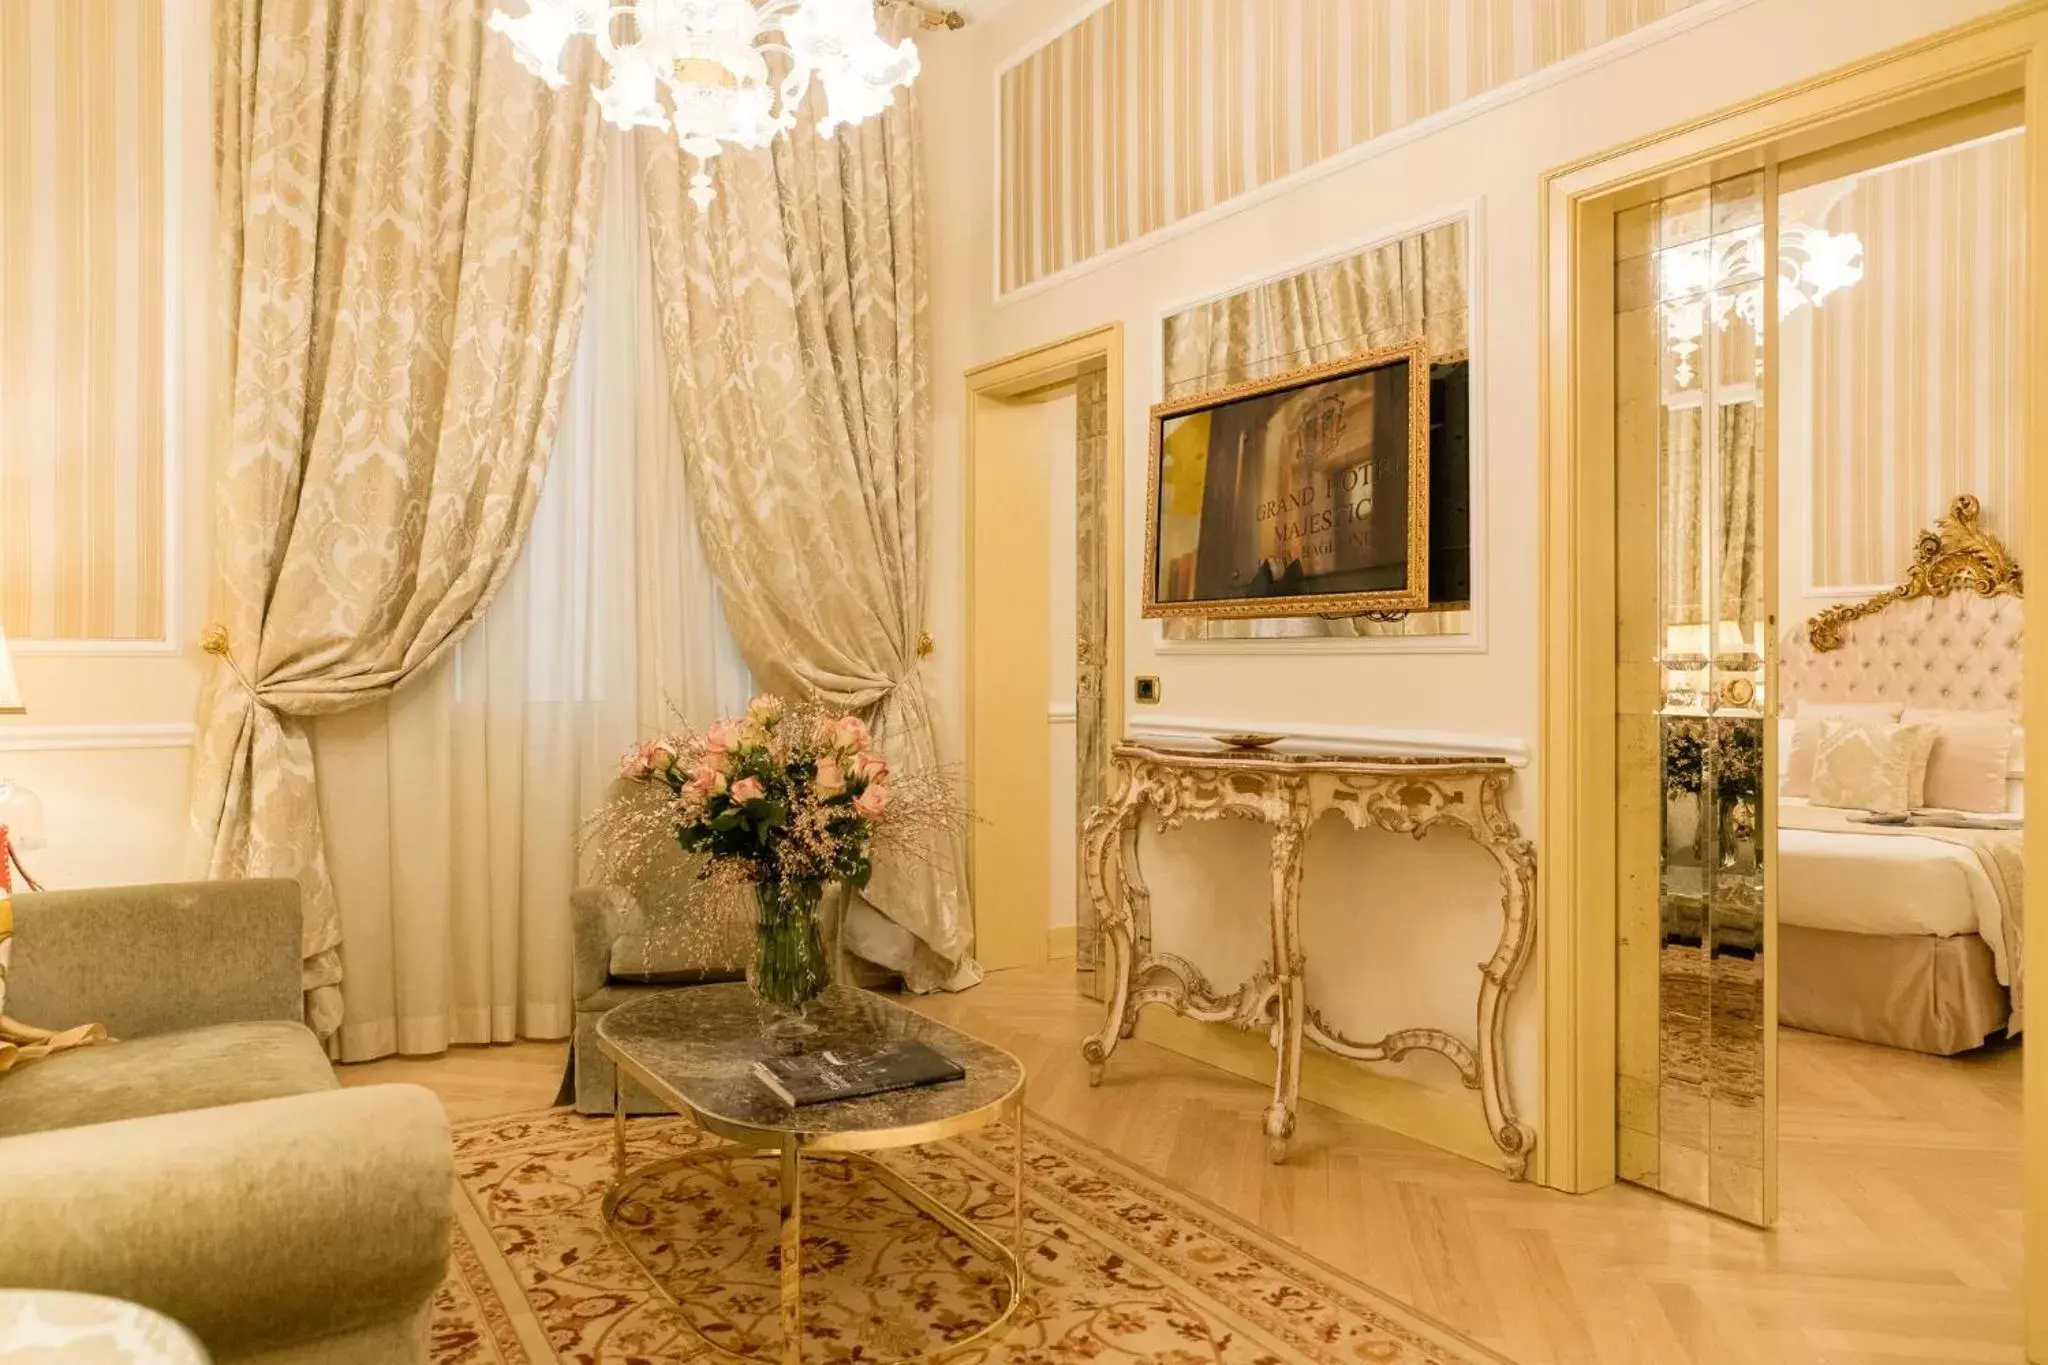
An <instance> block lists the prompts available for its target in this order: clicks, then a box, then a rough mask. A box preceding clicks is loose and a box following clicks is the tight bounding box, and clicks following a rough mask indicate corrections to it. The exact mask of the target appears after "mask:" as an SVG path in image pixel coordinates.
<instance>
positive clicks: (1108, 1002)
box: [1081, 773, 1143, 1085]
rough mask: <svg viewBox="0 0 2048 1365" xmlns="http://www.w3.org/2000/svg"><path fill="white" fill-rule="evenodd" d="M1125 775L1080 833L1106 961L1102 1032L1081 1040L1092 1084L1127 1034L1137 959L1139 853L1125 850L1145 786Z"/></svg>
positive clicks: (1134, 832)
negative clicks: (1130, 874) (1133, 879)
mask: <svg viewBox="0 0 2048 1365" xmlns="http://www.w3.org/2000/svg"><path fill="white" fill-rule="evenodd" d="M1125 777H1126V781H1125V784H1124V789H1123V791H1122V793H1121V794H1120V796H1119V797H1118V798H1117V799H1116V800H1114V801H1111V802H1108V803H1106V804H1104V805H1101V806H1098V807H1096V808H1095V810H1094V811H1093V812H1092V813H1091V814H1090V815H1089V817H1088V823H1087V825H1086V827H1085V829H1084V833H1083V839H1082V857H1083V858H1084V859H1085V860H1086V867H1085V870H1086V873H1087V877H1088V895H1089V898H1090V899H1091V900H1093V901H1094V903H1095V914H1096V919H1097V922H1098V923H1099V924H1100V925H1101V926H1102V965H1101V968H1100V972H1101V974H1100V976H1099V977H1098V978H1097V979H1098V980H1099V981H1100V982H1101V985H1102V988H1103V989H1102V996H1103V1021H1102V1028H1101V1030H1100V1031H1099V1032H1097V1033H1093V1034H1091V1035H1089V1036H1088V1037H1087V1038H1084V1039H1082V1040H1081V1056H1082V1058H1083V1059H1084V1060H1085V1061H1086V1062H1087V1063H1088V1084H1090V1085H1100V1084H1102V1071H1103V1068H1104V1067H1105V1066H1107V1065H1108V1063H1109V1057H1110V1054H1111V1053H1113V1052H1115V1051H1116V1045H1117V1043H1118V1041H1119V1040H1120V1039H1122V1038H1123V1037H1124V1036H1126V1033H1127V1028H1128V1025H1127V1023H1126V1018H1127V1016H1128V1015H1129V1014H1130V1013H1131V1012H1132V1011H1131V976H1132V972H1133V970H1134V969H1135V967H1136V965H1137V945H1136V942H1135V935H1134V932H1133V925H1132V921H1131V906H1130V898H1131V888H1130V887H1129V886H1128V885H1126V884H1125V881H1124V875H1123V874H1124V871H1125V869H1126V868H1127V867H1128V866H1129V865H1131V864H1134V863H1135V862H1136V861H1137V859H1136V856H1135V853H1133V854H1131V855H1126V854H1125V852H1124V845H1125V843H1126V841H1129V842H1130V843H1131V844H1133V845H1135V844H1136V842H1137V821H1138V812H1139V810H1140V809H1141V807H1142V804H1143V791H1142V790H1141V789H1140V788H1139V786H1138V784H1136V783H1133V782H1131V781H1129V780H1128V778H1129V775H1128V773H1126V774H1125Z"/></svg>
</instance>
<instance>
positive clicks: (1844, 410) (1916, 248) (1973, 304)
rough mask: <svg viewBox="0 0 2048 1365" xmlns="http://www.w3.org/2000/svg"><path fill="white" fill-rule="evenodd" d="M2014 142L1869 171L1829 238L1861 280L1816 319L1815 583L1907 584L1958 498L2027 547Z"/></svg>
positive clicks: (1837, 215) (2019, 204) (2020, 214)
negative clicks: (1857, 249) (1917, 540)
mask: <svg viewBox="0 0 2048 1365" xmlns="http://www.w3.org/2000/svg"><path fill="white" fill-rule="evenodd" d="M2022 147H2023V144H2022V142H2021V139H2020V137H2019V136H2018V135H2017V134H2015V135H2011V136H2007V137H2002V138H1998V139H1995V140H1992V141H1988V142H1978V143H1972V144H1969V145H1966V146H1964V147H1961V148H1958V149H1955V150H1953V151H1949V152H1945V153H1942V154H1940V155H1936V156H1932V157H1928V158H1925V159H1923V160H1918V161H1912V162H1907V163H1904V164H1902V165H1899V166H1895V167H1887V168H1885V169H1882V170H1879V171H1876V172H1873V173H1870V174H1867V175H1864V176H1862V177H1861V178H1860V179H1858V180H1857V182H1856V184H1855V185H1854V187H1853V188H1851V189H1850V190H1849V192H1848V193H1847V194H1846V195H1845V196H1844V197H1843V198H1841V199H1840V200H1839V201H1837V202H1836V203H1835V205H1834V206H1833V208H1832V209H1831V210H1830V211H1829V212H1828V214H1827V218H1826V220H1825V226H1826V227H1827V228H1828V229H1829V230H1830V231H1833V232H1853V233H1855V234H1856V235H1857V236H1858V237H1859V238H1861V239H1862V242H1863V249H1864V276H1863V279H1862V281H1861V282H1860V283H1858V284H1856V285H1854V286H1852V287H1850V288H1848V289H1846V290H1843V291H1842V292H1840V293H1837V294H1835V295H1833V296H1832V297H1830V298H1829V299H1827V300H1826V302H1825V303H1824V305H1823V306H1822V307H1821V308H1819V309H1818V310H1816V312H1815V314H1814V323H1813V326H1814V332H1813V368H1814V412H1813V468H1814V473H1813V478H1814V487H1813V495H1814V496H1813V581H1814V583H1815V584H1816V585H1817V586H1820V587H1822V588H1827V587H1868V586H1877V585H1881V584H1890V583H1894V582H1897V581H1898V580H1899V578H1900V577H1901V576H1902V575H1903V574H1904V572H1905V569H1906V565H1907V563H1908V562H1909V558H1910V554H1911V551H1912V546H1913V538H1914V536H1915V535H1916V534H1917V533H1918V532H1919V531H1920V529H1921V528H1922V527H1925V526H1928V525H1931V524H1932V523H1933V521H1934V519H1935V518H1936V517H1937V516H1939V515H1940V514H1941V513H1942V512H1943V511H1945V510H1946V509H1947V507H1948V504H1949V501H1950V500H1951V499H1952V498H1954V497H1955V495H1956V494H1958V493H1975V494H1976V495H1977V496H1978V497H1979V498H1981V499H1983V502H1984V520H1985V524H1986V525H1987V526H1989V527H1990V528H1991V529H1992V530H1993V531H1995V532H1996V533H1997V534H1998V535H1999V536H2001V537H2003V538H2004V539H2005V541H2006V543H2007V544H2009V545H2013V546H2019V545H2021V544H2023V543H2024V542H2025V539H2026V524H2025V513H2024V503H2023V502H2022V496H2023V494H2024V491H2025V479H2026V449H2027V447H2026V396H2025V395H2026V383H2027V351H2026V329H2027V321H2026V302H2027V297H2028V295H2027V285H2026V278H2025V264H2026V242H2025V233H2026V222H2025V215H2024V209H2023V205H2024V202H2025V196H2026V167H2025V159H2024V156H2023V155H2022Z"/></svg>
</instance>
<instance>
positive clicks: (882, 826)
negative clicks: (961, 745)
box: [588, 696, 961, 1016]
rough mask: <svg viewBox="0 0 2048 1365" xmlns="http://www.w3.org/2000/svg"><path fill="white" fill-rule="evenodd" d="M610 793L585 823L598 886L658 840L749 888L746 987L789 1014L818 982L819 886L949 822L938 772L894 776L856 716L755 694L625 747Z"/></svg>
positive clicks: (951, 812)
mask: <svg viewBox="0 0 2048 1365" xmlns="http://www.w3.org/2000/svg"><path fill="white" fill-rule="evenodd" d="M619 776H620V777H621V778H622V779H623V781H622V783H621V785H620V788H619V790H618V792H617V794H616V795H615V796H614V797H613V799H612V800H611V801H610V802H608V803H607V804H606V806H605V808H604V809H603V810H601V811H599V812H598V814H597V815H596V816H595V817H593V819H592V821H591V824H590V826H589V827H588V838H589V841H590V842H591V843H593V844H595V845H596V851H597V855H598V856H597V859H596V861H597V864H598V873H599V876H600V878H601V879H603V880H607V881H613V882H618V883H622V884H629V885H630V884H632V883H634V882H635V881H637V880H639V878H638V876H636V873H638V872H640V871H642V870H644V869H645V868H646V867H648V866H650V865H652V864H653V863H654V861H655V859H654V858H653V857H652V856H651V855H652V854H653V852H654V851H655V849H654V847H653V845H654V844H655V843H656V841H657V840H659V841H662V842H666V841H667V840H670V839H673V840H675V841H676V842H677V843H679V844H681V845H682V847H683V848H684V849H686V850H688V851H689V852H692V853H696V854H699V855H701V856H702V857H703V859H704V865H703V869H702V871H701V873H700V881H702V882H704V883H709V884H712V885H715V886H717V885H722V886H726V887H732V886H736V885H746V886H749V887H751V888H752V890H753V892H754V899H755V902H756V907H757V911H758V916H757V920H756V926H755V927H756V955H755V964H754V971H753V973H752V980H753V981H754V986H755V989H756V991H757V992H759V993H760V994H761V996H762V997H763V999H765V1000H767V1001H769V1002H770V1003H771V1004H772V1005H775V1006H776V1007H778V1008H780V1009H783V1010H785V1011H787V1012H791V1013H794V1014H796V1015H798V1016H800V1015H801V1011H802V1009H803V1007H804V1006H805V1004H807V1003H808V1001H809V1000H810V999H811V998H813V997H815V996H816V995H817V993H818V992H819V991H822V990H823V989H824V987H825V985H826V984H827V981H828V980H829V964H827V962H826V961H825V955H824V949H823V946H822V944H821V943H820V941H819V934H818V927H817V907H818V904H819V901H820V899H821V897H822V894H823V891H824V888H825V887H826V886H827V885H829V884H830V883H833V882H837V883H839V884H841V885H842V886H846V887H850V888H854V889H858V888H860V887H864V886H866V885H867V883H868V878H869V876H870V875H871V873H872V871H873V866H874V864H873V858H874V853H875V849H876V847H877V843H878V841H880V842H883V843H894V844H895V845H896V846H897V847H898V848H899V849H900V850H901V851H902V852H904V853H906V854H907V853H911V852H913V850H914V845H915V842H916V837H917V836H918V835H919V834H922V833H930V832H932V831H934V830H937V829H941V828H946V829H950V828H953V827H956V826H957V825H958V824H959V822H960V818H961V812H960V810H959V807H958V805H957V802H956V800H955V798H954V797H953V794H952V791H951V787H950V784H949V782H948V780H947V779H946V777H945V775H944V774H943V773H940V772H938V771H929V772H925V771H920V772H918V773H917V774H915V776H914V777H913V778H911V779H904V778H899V777H898V776H897V775H895V774H894V773H892V771H891V769H890V766H889V761H888V760H887V759H885V758H884V757H882V755H881V754H879V753H877V752H876V751H875V747H874V737H873V736H872V735H870V734H869V733H868V727H867V726H866V725H865V724H864V723H862V721H861V720H860V718H859V717H857V716H849V715H842V714H839V713H837V712H834V711H830V710H827V709H826V708H824V707H821V706H815V705H810V704H788V703H784V702H783V701H781V700H780V699H778V698H775V697H765V696H764V697H756V698H755V699H754V700H753V702H752V703H751V704H750V705H749V706H748V707H747V711H746V714H745V715H743V716H735V717H732V718H730V719H727V720H721V721H719V722H718V723H717V724H716V725H713V726H712V727H711V728H710V729H708V730H706V731H704V732H703V733H702V734H697V733H693V732H683V733H678V734H673V735H663V736H659V737H657V738H654V739H650V740H647V741H645V742H643V743H640V744H636V745H634V746H633V747H632V748H630V749H628V750H627V751H626V753H625V755H624V757H623V758H621V760H620V762H619Z"/></svg>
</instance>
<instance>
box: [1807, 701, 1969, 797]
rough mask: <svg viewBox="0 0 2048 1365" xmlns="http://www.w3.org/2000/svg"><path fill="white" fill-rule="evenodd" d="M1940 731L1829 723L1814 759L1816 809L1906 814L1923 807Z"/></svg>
mask: <svg viewBox="0 0 2048 1365" xmlns="http://www.w3.org/2000/svg"><path fill="white" fill-rule="evenodd" d="M1938 733H1939V727H1937V726H1933V725H1894V724H1892V723H1891V722H1889V721H1882V720H1828V721H1825V722H1823V723H1822V726H1821V732H1820V746H1819V748H1818V749H1816V750H1815V752H1814V756H1813V789H1812V792H1811V794H1810V798H1809V799H1810V800H1812V802H1813V804H1814V805H1816V806H1834V807H1837V808H1841V809H1846V810H1869V811H1880V812H1883V813H1885V814H1903V813H1904V812H1906V811H1910V810H1912V809H1913V808H1914V807H1915V806H1917V805H1919V804H1920V797H1921V788H1922V787H1923V786H1924V785H1925V783H1926V781H1927V756H1928V754H1929V753H1930V752H1932V751H1933V749H1934V739H1935V736H1936V735H1937V734H1938Z"/></svg>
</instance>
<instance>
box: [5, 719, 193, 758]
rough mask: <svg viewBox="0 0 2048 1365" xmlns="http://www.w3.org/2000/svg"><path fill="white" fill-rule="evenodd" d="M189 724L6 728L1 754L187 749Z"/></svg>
mask: <svg viewBox="0 0 2048 1365" xmlns="http://www.w3.org/2000/svg"><path fill="white" fill-rule="evenodd" d="M197 738H198V731H197V730H196V729H195V728H194V727H193V726H191V725H189V724H185V725H6V726H0V753H14V754H27V753H84V752H87V751H91V750H103V749H189V748H191V747H192V745H193V743H194V742H195V741H196V740H197Z"/></svg>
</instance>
